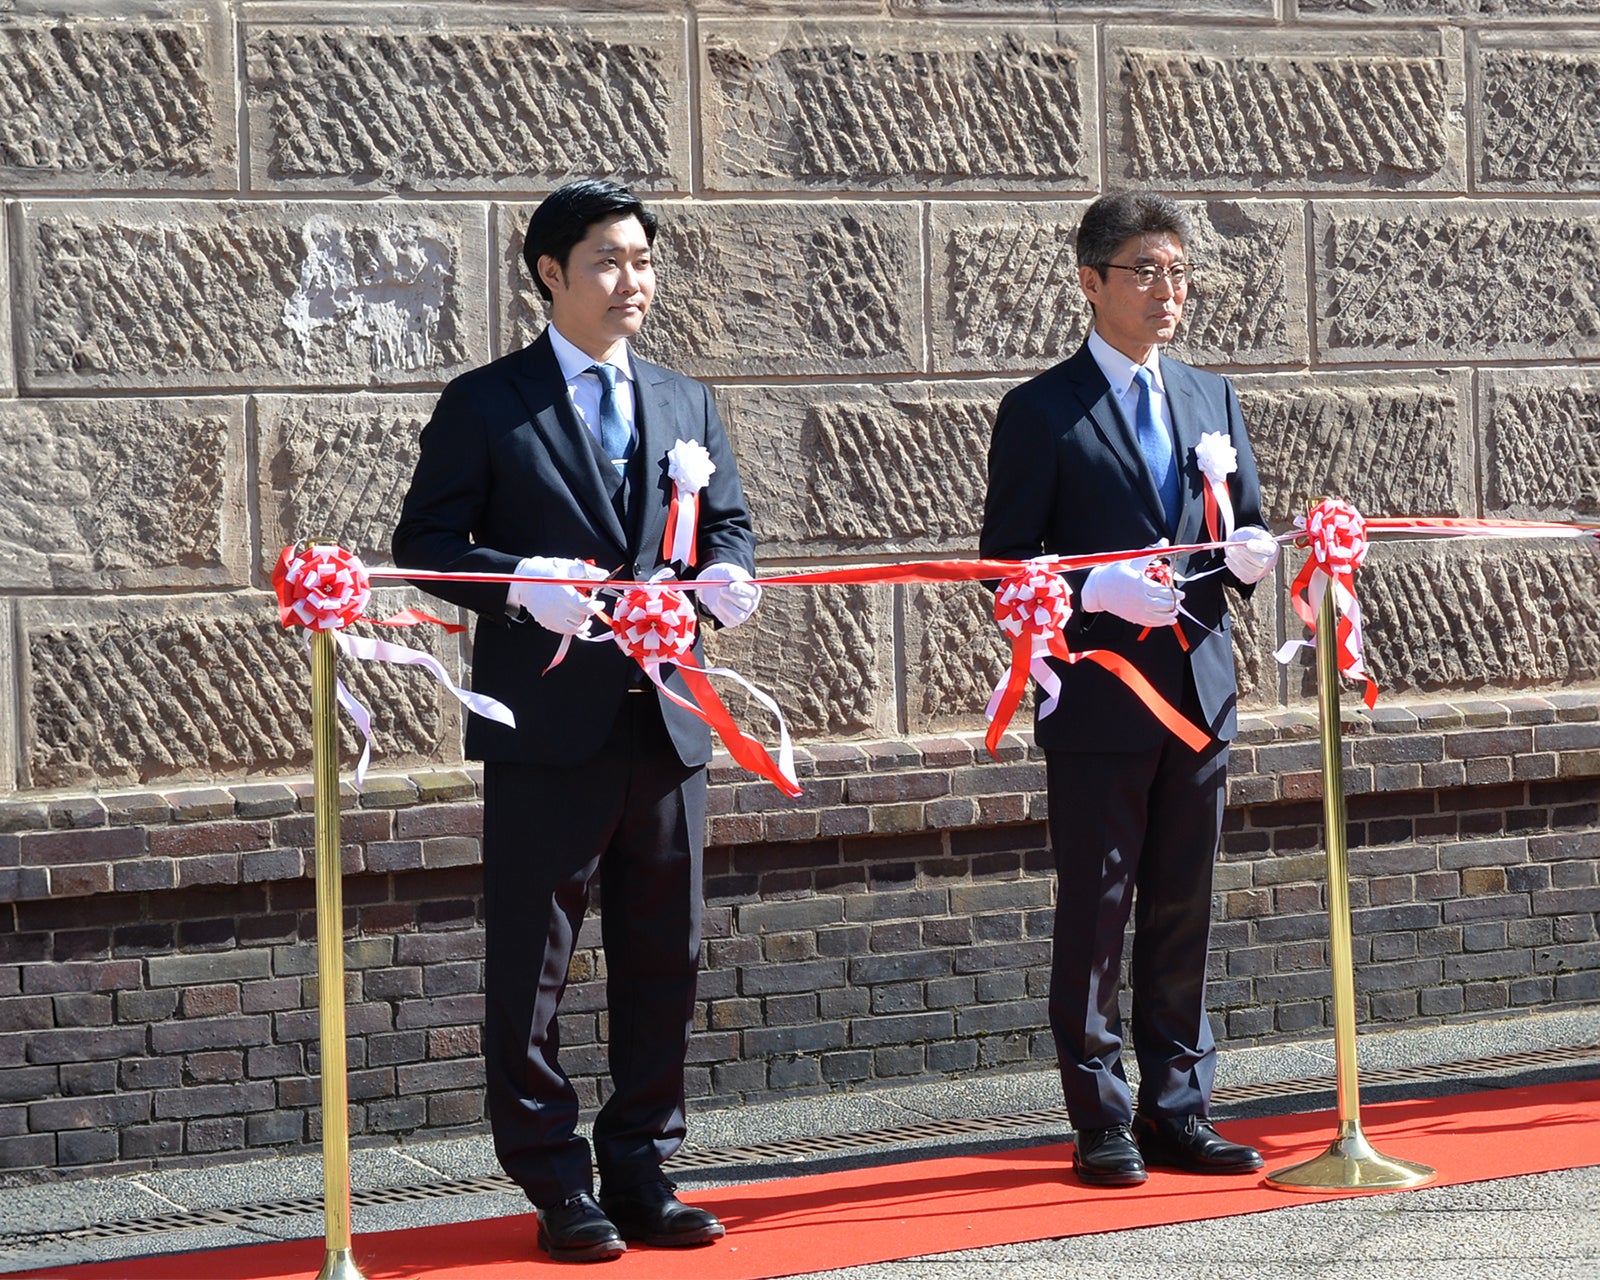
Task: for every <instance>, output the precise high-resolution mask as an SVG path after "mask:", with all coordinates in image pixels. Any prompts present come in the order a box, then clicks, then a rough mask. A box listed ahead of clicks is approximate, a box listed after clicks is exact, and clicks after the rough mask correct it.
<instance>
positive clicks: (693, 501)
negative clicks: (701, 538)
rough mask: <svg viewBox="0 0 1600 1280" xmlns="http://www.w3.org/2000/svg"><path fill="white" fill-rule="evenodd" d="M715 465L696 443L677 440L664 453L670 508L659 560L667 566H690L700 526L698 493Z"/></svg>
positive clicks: (693, 560) (704, 450) (694, 555)
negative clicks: (669, 485)
mask: <svg viewBox="0 0 1600 1280" xmlns="http://www.w3.org/2000/svg"><path fill="white" fill-rule="evenodd" d="M716 469H717V464H716V463H714V462H713V461H711V455H710V454H709V453H707V452H706V447H705V446H704V445H703V444H701V443H700V442H699V441H697V440H679V441H678V442H677V443H676V444H674V445H673V446H672V448H670V449H668V450H667V474H668V475H669V476H671V477H672V505H671V506H670V507H668V508H667V530H666V533H665V534H664V535H663V536H662V539H661V558H662V559H663V560H665V561H666V562H667V563H668V564H673V563H677V564H681V565H689V566H693V564H694V563H695V560H696V550H695V533H696V530H697V528H698V526H699V523H700V490H702V489H704V488H705V487H706V485H707V484H708V483H709V482H710V480H711V473H712V472H714V471H715V470H716Z"/></svg>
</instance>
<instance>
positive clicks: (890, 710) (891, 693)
mask: <svg viewBox="0 0 1600 1280" xmlns="http://www.w3.org/2000/svg"><path fill="white" fill-rule="evenodd" d="M893 609H894V606H893V600H892V598H891V593H890V589H889V588H886V587H768V588H767V590H766V592H765V594H764V595H763V596H762V598H761V608H760V610H759V611H758V612H757V613H756V615H755V617H754V618H752V619H751V620H750V621H749V622H747V623H745V624H744V625H743V626H742V627H739V628H738V629H737V630H718V631H711V630H709V629H708V631H707V633H706V659H707V661H708V662H709V663H715V664H717V665H720V666H725V667H729V668H732V669H733V670H734V671H737V672H738V673H739V674H740V675H742V676H743V677H744V678H745V679H747V680H749V681H750V682H751V683H752V684H754V685H755V686H756V687H757V688H758V689H760V690H761V691H762V692H763V693H765V694H766V695H767V696H768V697H770V698H772V699H773V700H774V701H775V702H777V704H778V705H779V706H780V707H781V708H783V715H784V719H785V721H786V722H787V723H788V726H789V732H790V733H791V734H793V735H794V736H795V737H796V738H802V739H804V738H849V737H862V736H865V735H867V734H873V735H876V736H878V737H883V736H886V735H888V734H892V733H893V732H894V731H895V683H894V646H893V642H892V635H893V631H892V629H893V616H894V614H893ZM714 684H715V687H716V690H717V694H718V696H719V697H721V699H722V700H723V702H724V703H725V704H726V705H727V707H728V710H729V711H730V712H732V714H733V717H734V719H735V721H736V722H737V723H738V724H739V725H740V727H742V728H743V729H744V730H745V731H746V732H747V733H750V734H752V735H753V736H755V737H756V738H759V739H760V740H761V741H762V742H764V743H766V744H767V746H768V749H769V750H776V747H777V724H776V722H775V721H774V720H773V719H772V716H771V714H770V713H769V712H767V711H766V710H764V709H763V708H761V707H759V706H757V705H756V704H755V702H754V700H753V699H752V698H751V697H750V695H749V694H748V693H746V692H745V691H744V690H743V689H741V688H739V687H738V685H736V684H734V683H733V682H731V681H727V680H717V681H715V682H714ZM756 830H757V831H758V832H759V830H760V827H759V824H758V826H757V828H756Z"/></svg>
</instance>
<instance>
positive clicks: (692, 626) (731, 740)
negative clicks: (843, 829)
mask: <svg viewBox="0 0 1600 1280" xmlns="http://www.w3.org/2000/svg"><path fill="white" fill-rule="evenodd" d="M680 585H681V584H679V583H674V584H673V585H672V586H670V587H669V586H666V585H662V584H650V583H646V584H645V585H643V586H640V587H633V588H630V589H628V590H626V591H624V592H623V593H622V595H621V597H620V598H619V599H618V601H617V604H616V607H615V608H614V609H613V610H612V613H611V616H610V617H609V618H608V619H606V620H607V621H608V622H609V623H610V624H611V634H612V635H613V636H614V637H615V639H616V642H617V644H618V646H619V647H620V648H621V649H622V651H623V652H624V653H626V654H627V655H628V656H629V657H631V658H633V659H634V661H636V662H637V663H638V664H639V665H640V666H641V667H642V668H643V669H644V673H645V675H647V676H648V677H649V678H650V682H651V683H652V684H653V685H655V686H656V688H658V689H660V690H661V692H662V693H663V694H665V695H666V696H667V698H668V699H669V700H670V701H671V702H673V703H674V704H675V705H677V706H680V707H682V708H683V709H684V710H685V711H687V712H689V713H690V714H691V715H693V716H695V717H696V718H697V719H699V720H701V721H703V722H704V723H705V724H706V725H708V726H709V727H710V728H711V729H712V730H713V731H714V732H715V733H716V735H717V737H719V738H720V739H721V740H722V743H723V745H724V746H725V747H727V749H728V754H729V755H731V756H732V757H733V758H734V759H735V760H736V761H738V762H739V763H740V764H741V765H743V766H744V767H745V768H746V769H748V770H750V772H752V773H755V774H758V775H760V776H761V777H763V778H765V779H767V781H769V782H771V783H772V785H773V786H775V787H777V788H778V790H780V791H782V792H783V793H784V795H786V796H789V797H791V798H792V797H795V796H798V795H800V794H801V790H800V783H799V781H798V780H797V778H796V776H795V771H794V748H793V746H792V744H791V742H790V739H789V726H788V725H787V724H786V723H785V722H784V718H783V712H782V711H781V710H779V708H778V704H777V703H776V702H774V701H773V700H772V699H771V698H769V697H768V696H767V695H766V694H764V693H762V692H761V690H759V689H757V688H756V687H755V686H754V685H753V684H751V683H750V682H749V681H748V680H746V679H745V678H744V677H743V676H741V675H739V674H738V673H737V672H734V671H730V670H728V669H727V668H725V667H702V666H701V665H700V664H699V663H698V662H697V661H696V660H695V656H694V637H695V630H696V626H697V621H696V618H695V612H694V605H693V604H691V603H690V602H689V598H688V597H687V596H686V595H684V594H683V592H682V591H681V590H679V589H678V588H679V586H680ZM599 616H601V617H602V618H604V617H605V615H604V614H601V615H599ZM668 663H670V664H672V665H674V666H676V667H677V669H678V670H679V672H681V673H682V675H683V679H684V683H685V684H687V685H688V686H689V689H690V692H692V693H693V694H694V696H695V700H694V701H692V702H691V701H689V700H688V699H686V698H683V697H680V696H679V695H678V694H676V693H674V692H673V691H672V690H671V689H669V688H667V685H666V681H665V679H664V678H663V677H662V675H661V668H662V667H663V666H664V665H666V664H668ZM710 676H722V677H728V678H731V679H733V680H736V681H737V682H738V683H739V684H741V685H743V686H744V687H745V688H746V689H747V690H749V692H750V693H751V695H752V696H754V697H755V699H756V700H757V701H758V702H759V703H761V705H762V706H764V707H766V708H767V710H769V711H770V712H772V714H773V715H774V716H775V717H777V721H778V740H779V745H778V759H777V760H773V758H772V757H771V756H770V755H769V754H768V753H767V749H766V748H765V747H764V746H762V745H761V743H759V742H757V741H756V740H755V739H754V738H752V737H751V736H750V735H749V734H747V733H745V732H744V730H742V729H740V728H739V726H738V725H737V724H735V723H734V720H733V716H732V715H731V714H730V713H729V711H728V708H727V707H726V706H725V705H724V704H723V701H722V699H721V698H719V697H718V696H717V693H716V690H714V689H713V688H712V687H711V682H710V679H709V677H710Z"/></svg>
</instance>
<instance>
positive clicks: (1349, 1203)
mask: <svg viewBox="0 0 1600 1280" xmlns="http://www.w3.org/2000/svg"><path fill="white" fill-rule="evenodd" d="M1589 1050H1593V1052H1588V1051H1589ZM1360 1061H1361V1077H1362V1090H1361V1096H1362V1101H1363V1102H1364V1103H1375V1102H1381V1101H1385V1100H1389V1099H1393V1098H1403V1097H1419V1096H1424V1095H1430V1094H1440V1093H1459V1092H1469V1091H1472V1090H1474V1089H1480V1088H1488V1087H1496V1086H1505V1085H1513V1084H1517V1085H1520V1084H1537V1083H1547V1082H1551V1081H1556V1080H1562V1079H1590V1078H1594V1077H1595V1076H1596V1075H1600V1010H1577V1011H1570V1012H1564V1013H1550V1014H1540V1015H1533V1016H1525V1017H1516V1018H1504V1019H1490V1020H1484V1021H1478V1022H1472V1023H1463V1024H1457V1025H1453V1026H1448V1027H1434V1028H1426V1029H1422V1030H1415V1031H1387V1032H1381V1031H1374V1032H1367V1033H1364V1034H1363V1035H1362V1036H1361V1039H1360ZM1333 1074H1334V1053H1333V1044H1332V1041H1331V1040H1315V1041H1306V1042H1302V1043H1297V1044H1293V1045H1286V1046H1276V1047H1272V1048H1258V1049H1227V1050H1224V1051H1223V1053H1222V1055H1221V1058H1220V1063H1219V1068H1218V1077H1217V1106H1216V1107H1215V1108H1214V1113H1215V1116H1216V1118H1217V1119H1218V1121H1219V1122H1222V1123H1224V1127H1225V1122H1226V1121H1227V1119H1229V1118H1230V1117H1232V1118H1237V1117H1240V1116H1245V1115H1255V1114H1273V1113H1282V1112H1285V1111H1302V1110H1314V1109H1319V1108H1327V1107H1331V1106H1332V1105H1333V1096H1332V1092H1331V1089H1330V1088H1329V1087H1328V1084H1327V1081H1328V1080H1331V1078H1332V1076H1333ZM1274 1085H1278V1086H1279V1088H1278V1089H1277V1090H1276V1091H1274V1089H1273V1086H1274ZM1060 1105H1061V1095H1060V1088H1059V1085H1058V1083H1057V1081H1056V1078H1055V1075H1054V1072H1030V1073H1026V1074H1018V1075H1008V1076H981V1077H973V1078H970V1079H967V1080H962V1081H956V1082H947V1083H940V1084H928V1085H912V1086H906V1087H903V1088H894V1089H880V1090H874V1091H871V1092H863V1093H857V1094H842V1095H833V1096H824V1097H802V1098H794V1099H792V1100H788V1101H784V1102H778V1103H769V1104H764V1105H759V1106H744V1107H736V1108H730V1109H727V1110H716V1111H697V1112H692V1113H691V1117H690V1138H691V1143H692V1146H690V1147H687V1148H685V1151H684V1152H683V1153H682V1154H681V1156H680V1158H679V1161H678V1162H677V1165H676V1167H674V1169H673V1177H674V1178H675V1179H676V1180H677V1181H678V1183H679V1184H680V1186H681V1187H682V1188H683V1189H684V1190H685V1191H686V1192H692V1191H694V1190H695V1189H699V1188H707V1187H713V1186H723V1185H728V1184H730V1183H741V1182H753V1181H764V1180H770V1179H772V1178H776V1177H783V1176H789V1175H795V1174H808V1173H819V1172H825V1171H829V1170H837V1169H842V1168H852V1167H862V1166H870V1165H873V1164H879V1163H887V1162H891V1161H902V1160H906V1159H914V1158H920V1157H928V1158H931V1157H935V1156H943V1155H953V1154H970V1153H974V1152H978V1151H984V1150H996V1149H1000V1148H1005V1147H1015V1146H1035V1145H1039V1144H1041V1143H1047V1142H1060V1141H1064V1140H1066V1139H1067V1137H1068V1136H1069V1131H1068V1126H1067V1124H1066V1122H1065V1119H1064V1117H1063V1116H1062V1115H1061V1114H1060V1113H1059V1108H1060ZM1038 1113H1046V1114H1043V1115H1040V1114H1038ZM1330 1137H1331V1134H1330ZM1532 1140H1534V1139H1533V1138H1532V1137H1530V1141H1532ZM752 1148H753V1149H754V1150H751V1149H752ZM733 1149H742V1150H739V1151H737V1152H735V1151H734V1150H733ZM1595 1162H1596V1163H1595V1165H1594V1166H1591V1167H1588V1168H1582V1169H1573V1170H1567V1171H1562V1172H1557V1173H1550V1174H1539V1175H1533V1176H1528V1177H1520V1178H1507V1179H1502V1180H1499V1181H1494V1182H1482V1183H1470V1184H1466V1185H1461V1186H1453V1187H1440V1188H1434V1189H1428V1188H1423V1189H1420V1190H1417V1191H1412V1192H1408V1193H1406V1194H1404V1195H1390V1196H1375V1197H1361V1198H1356V1199H1350V1200H1341V1201H1336V1202H1332V1203H1320V1204H1299V1205H1296V1204H1294V1203H1293V1202H1292V1200H1291V1201H1290V1202H1289V1203H1288V1204H1287V1206H1286V1207H1285V1208H1283V1209H1280V1210H1276V1211H1273V1212H1270V1213H1260V1214H1252V1215H1248V1216H1245V1217H1239V1218H1226V1219H1217V1220H1212V1221H1207V1222H1197V1223H1187V1224H1180V1225H1175V1226H1165V1227H1148V1228H1143V1229H1139V1230H1132V1231H1118V1232H1107V1233H1104V1234H1100V1235H1088V1236H1076V1237H1072V1238H1068V1239H1064V1240H1044V1241H1039V1242H1036V1243H1031V1244H1021V1245H1008V1246H1005V1247H1002V1248H993V1249H978V1250H970V1251H965V1252H961V1253H952V1254H941V1255H935V1256H929V1257H923V1258H914V1259H909V1260H906V1261H903V1262H891V1263H878V1264H875V1265H872V1266H865V1267H855V1268H850V1269H847V1270H843V1271H827V1272H809V1273H805V1274H808V1275H811V1276H813V1277H816V1278H817V1280H971V1278H973V1277H982V1278H983V1280H1034V1278H1035V1277H1040V1278H1042V1277H1050V1278H1051V1280H1075V1278H1076V1277H1095V1278H1096V1280H1099V1278H1101V1277H1109V1276H1115V1277H1116V1280H1201V1278H1202V1277H1203V1278H1204V1280H1234V1278H1236V1277H1237V1278H1238V1280H1257V1278H1259V1280H1268V1277H1270V1278H1271V1280H1312V1278H1313V1277H1314V1278H1315V1280H1346V1278H1349V1280H1357V1278H1359V1280H1369V1278H1381V1280H1453V1278H1455V1277H1463V1278H1466V1277H1470V1278H1471V1280H1495V1278H1497V1277H1501V1276H1508V1277H1509V1276H1515V1277H1518V1280H1594V1278H1595V1277H1596V1276H1600V1149H1597V1150H1596V1152H1595ZM321 1174H322V1165H321V1160H320V1158H318V1157H316V1156H300V1157H288V1158H271V1157H258V1158H256V1159H254V1160H252V1161H250V1162H248V1163H240V1164H234V1165H225V1166H218V1167H212V1168H207V1169H203V1170H191V1171H173V1172H164V1173H142V1174H133V1175H126V1176H122V1177H114V1178H100V1179H74V1180H69V1181H58V1182H51V1183H47V1184H40V1185H33V1186H22V1187H8V1188H3V1189H0V1272H10V1271H21V1270H29V1269H35V1268H45V1267H52V1266H61V1267H65V1266H69V1265H70V1264H73V1263H78V1262H89V1261H106V1260H114V1259H117V1258H132V1257H143V1256H149V1255H154V1254H164V1253H175V1252H184V1251H191V1250H199V1249H210V1248H220V1247H226V1246H234V1245H243V1244H260V1243H264V1242H267V1241H271V1240H284V1239H295V1238H304V1237H320V1236H321V1234H322V1216H321ZM352 1185H353V1187H354V1190H355V1200H356V1208H355V1212H354V1222H355V1230H356V1232H357V1234H358V1235H359V1234H360V1233H362V1232H367V1231H383V1230H393V1229H396V1228H402V1227H416V1226H426V1225H432V1224H435V1223H443V1222H459V1221H474V1220H479V1219H483V1218H488V1217H495V1216H501V1215H506V1214H521V1213H526V1212H527V1211H528V1205H527V1202H526V1201H525V1200H524V1199H523V1198H522V1196H521V1195H520V1194H519V1193H517V1192H516V1191H514V1190H509V1189H507V1184H505V1183H504V1180H503V1179H502V1178H501V1176H500V1171H499V1167H498V1166H497V1165H496V1164H495V1161H494V1155H493V1152H492V1151H491V1150H490V1147H489V1142H488V1140H487V1138H478V1137H474V1138H461V1139H454V1140H449V1141H437V1142H418V1143H408V1144H405V1145H402V1146H397V1147H387V1148H382V1149H375V1150H357V1151H355V1152H354V1153H353V1154H352ZM534 1247H535V1246H534V1243H533V1240H532V1234H531V1231H530V1237H529V1242H528V1248H529V1251H530V1253H532V1252H533V1250H534ZM603 1271H604V1268H599V1269H598V1273H603Z"/></svg>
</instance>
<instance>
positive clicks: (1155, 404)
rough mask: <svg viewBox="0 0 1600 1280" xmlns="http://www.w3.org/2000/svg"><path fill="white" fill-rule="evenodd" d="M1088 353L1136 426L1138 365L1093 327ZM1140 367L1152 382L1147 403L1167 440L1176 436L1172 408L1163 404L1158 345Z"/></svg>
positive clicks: (1165, 389) (1151, 350) (1163, 387)
mask: <svg viewBox="0 0 1600 1280" xmlns="http://www.w3.org/2000/svg"><path fill="white" fill-rule="evenodd" d="M1089 354H1090V355H1092V356H1094V362H1095V363H1096V364H1097V365H1099V366H1100V372H1101V373H1103V374H1105V375H1106V381H1107V382H1109V383H1110V384H1111V394H1112V395H1114V396H1116V398H1117V403H1118V404H1119V405H1121V406H1122V412H1123V413H1125V414H1126V415H1127V418H1128V422H1129V423H1130V424H1131V425H1132V426H1133V427H1135V428H1136V429H1137V427H1138V425H1139V383H1138V380H1137V379H1136V377H1135V374H1137V372H1138V371H1139V368H1140V366H1139V365H1138V364H1136V363H1135V362H1134V361H1132V360H1130V359H1128V357H1127V356H1125V355H1123V354H1122V352H1120V351H1118V350H1117V349H1116V348H1115V347H1113V346H1112V345H1111V344H1110V343H1109V342H1107V341H1106V340H1105V339H1104V338H1102V337H1101V336H1100V334H1099V332H1098V331H1096V330H1091V331H1090V333H1089ZM1143 367H1144V368H1146V369H1149V370H1150V378H1151V382H1152V383H1153V384H1154V385H1153V387H1152V391H1151V395H1150V406H1151V408H1152V409H1154V410H1155V415H1156V421H1157V422H1159V423H1160V424H1161V429H1162V430H1163V431H1165V432H1166V433H1167V439H1168V440H1176V439H1177V433H1176V432H1174V431H1173V429H1172V411H1171V410H1170V409H1169V408H1168V407H1167V388H1166V384H1165V383H1163V382H1162V381H1161V348H1160V347H1151V348H1150V359H1149V360H1148V361H1147V362H1146V363H1145V364H1144V366H1143ZM1173 452H1174V453H1176V452H1177V447H1176V445H1174V447H1173Z"/></svg>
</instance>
